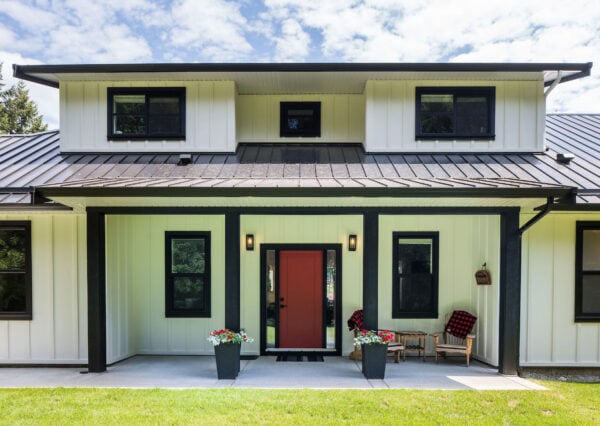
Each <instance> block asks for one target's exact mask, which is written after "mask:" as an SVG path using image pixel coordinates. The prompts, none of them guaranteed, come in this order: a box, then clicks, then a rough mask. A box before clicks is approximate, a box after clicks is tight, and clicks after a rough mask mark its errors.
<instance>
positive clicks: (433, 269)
mask: <svg viewBox="0 0 600 426" xmlns="http://www.w3.org/2000/svg"><path fill="white" fill-rule="evenodd" d="M413 235H414V236H413ZM413 235H411V236H409V235H408V233H407V235H402V233H394V236H395V237H394V245H395V247H394V265H395V268H394V282H393V290H392V293H393V294H392V298H393V299H392V306H393V316H394V317H395V318H411V317H415V318H436V317H437V291H438V288H437V286H438V282H437V234H435V233H428V234H418V235H415V234H413Z"/></svg>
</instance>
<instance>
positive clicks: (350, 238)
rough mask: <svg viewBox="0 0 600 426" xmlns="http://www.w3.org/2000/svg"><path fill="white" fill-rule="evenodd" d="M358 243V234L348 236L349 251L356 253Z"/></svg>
mask: <svg viewBox="0 0 600 426" xmlns="http://www.w3.org/2000/svg"><path fill="white" fill-rule="evenodd" d="M356 242H357V238H356V234H350V235H348V250H349V251H356Z"/></svg>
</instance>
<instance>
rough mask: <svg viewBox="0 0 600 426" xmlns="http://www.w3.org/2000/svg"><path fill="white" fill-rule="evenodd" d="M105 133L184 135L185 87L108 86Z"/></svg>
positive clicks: (144, 136)
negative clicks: (106, 130) (106, 131)
mask: <svg viewBox="0 0 600 426" xmlns="http://www.w3.org/2000/svg"><path fill="white" fill-rule="evenodd" d="M108 137H109V139H134V140H135V139H144V140H152V139H175V140H179V139H185V88H183V87H173V88H140V87H131V88H116V87H111V88H109V89H108Z"/></svg>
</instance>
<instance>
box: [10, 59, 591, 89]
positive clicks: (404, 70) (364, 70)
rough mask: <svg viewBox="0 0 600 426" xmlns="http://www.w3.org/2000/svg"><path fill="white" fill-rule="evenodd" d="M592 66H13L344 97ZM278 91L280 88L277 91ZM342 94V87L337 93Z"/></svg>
mask: <svg viewBox="0 0 600 426" xmlns="http://www.w3.org/2000/svg"><path fill="white" fill-rule="evenodd" d="M591 68H592V63H591V62H587V63H491V62H490V63H481V62H479V63H173V64H165V63H158V64H83V65H77V64H68V65H17V64H15V65H13V74H14V76H15V77H16V78H20V79H23V80H28V81H32V82H35V83H39V84H43V85H46V86H50V87H55V88H58V87H59V84H60V82H61V81H69V80H105V81H106V80H130V79H142V80H143V79H157V80H164V79H168V80H178V79H182V80H186V79H194V80H228V81H235V82H236V83H237V84H238V85H239V86H242V87H243V88H244V87H248V88H249V89H247V90H248V91H249V92H252V91H253V90H252V89H250V88H253V87H254V88H256V87H260V86H261V85H262V84H264V83H263V82H262V81H261V80H262V79H264V78H265V74H268V76H269V77H268V78H270V79H271V82H272V84H275V85H276V84H277V82H278V81H281V82H282V83H281V84H283V83H286V80H288V79H289V78H290V77H293V79H304V78H305V79H307V81H308V82H313V84H314V89H313V90H312V91H313V92H322V91H323V85H322V84H320V81H322V80H323V79H327V78H328V77H329V79H330V80H332V81H336V80H339V79H341V80H342V81H341V82H338V83H339V84H343V85H347V87H348V89H347V91H348V92H349V93H355V92H356V91H357V89H356V87H357V86H360V85H364V83H365V82H366V81H367V80H393V79H405V78H407V75H408V76H409V77H410V76H411V75H413V74H414V76H413V78H417V77H416V75H417V74H418V75H420V76H421V78H422V77H423V76H424V75H429V78H434V79H439V78H444V76H445V75H447V76H448V77H447V78H449V79H451V78H453V77H456V75H457V74H460V75H463V77H466V78H473V79H475V78H476V77H477V75H479V76H482V75H488V78H489V79H492V80H493V79H500V80H501V79H503V78H504V79H506V78H507V76H510V75H512V76H513V78H523V79H529V80H534V79H539V80H542V79H543V82H544V85H545V86H549V85H551V84H552V83H554V81H555V80H556V79H557V77H558V75H559V73H560V75H561V79H560V82H561V83H562V82H566V81H570V80H575V79H579V78H582V77H585V76H588V75H590V70H591ZM286 84H287V83H286ZM278 90H280V89H278ZM337 90H338V91H343V88H339V89H337Z"/></svg>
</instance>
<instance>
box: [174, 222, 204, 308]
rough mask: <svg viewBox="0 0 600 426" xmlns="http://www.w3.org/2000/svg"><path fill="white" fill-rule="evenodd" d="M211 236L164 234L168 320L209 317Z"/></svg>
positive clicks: (186, 233) (179, 233)
mask: <svg viewBox="0 0 600 426" xmlns="http://www.w3.org/2000/svg"><path fill="white" fill-rule="evenodd" d="M209 235H210V234H209V233H208V232H184V231H182V232H176V231H167V232H166V233H165V238H166V241H165V247H166V254H167V258H166V278H165V286H166V287H165V297H166V299H165V306H166V316H167V317H209V316H210V236H209Z"/></svg>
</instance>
